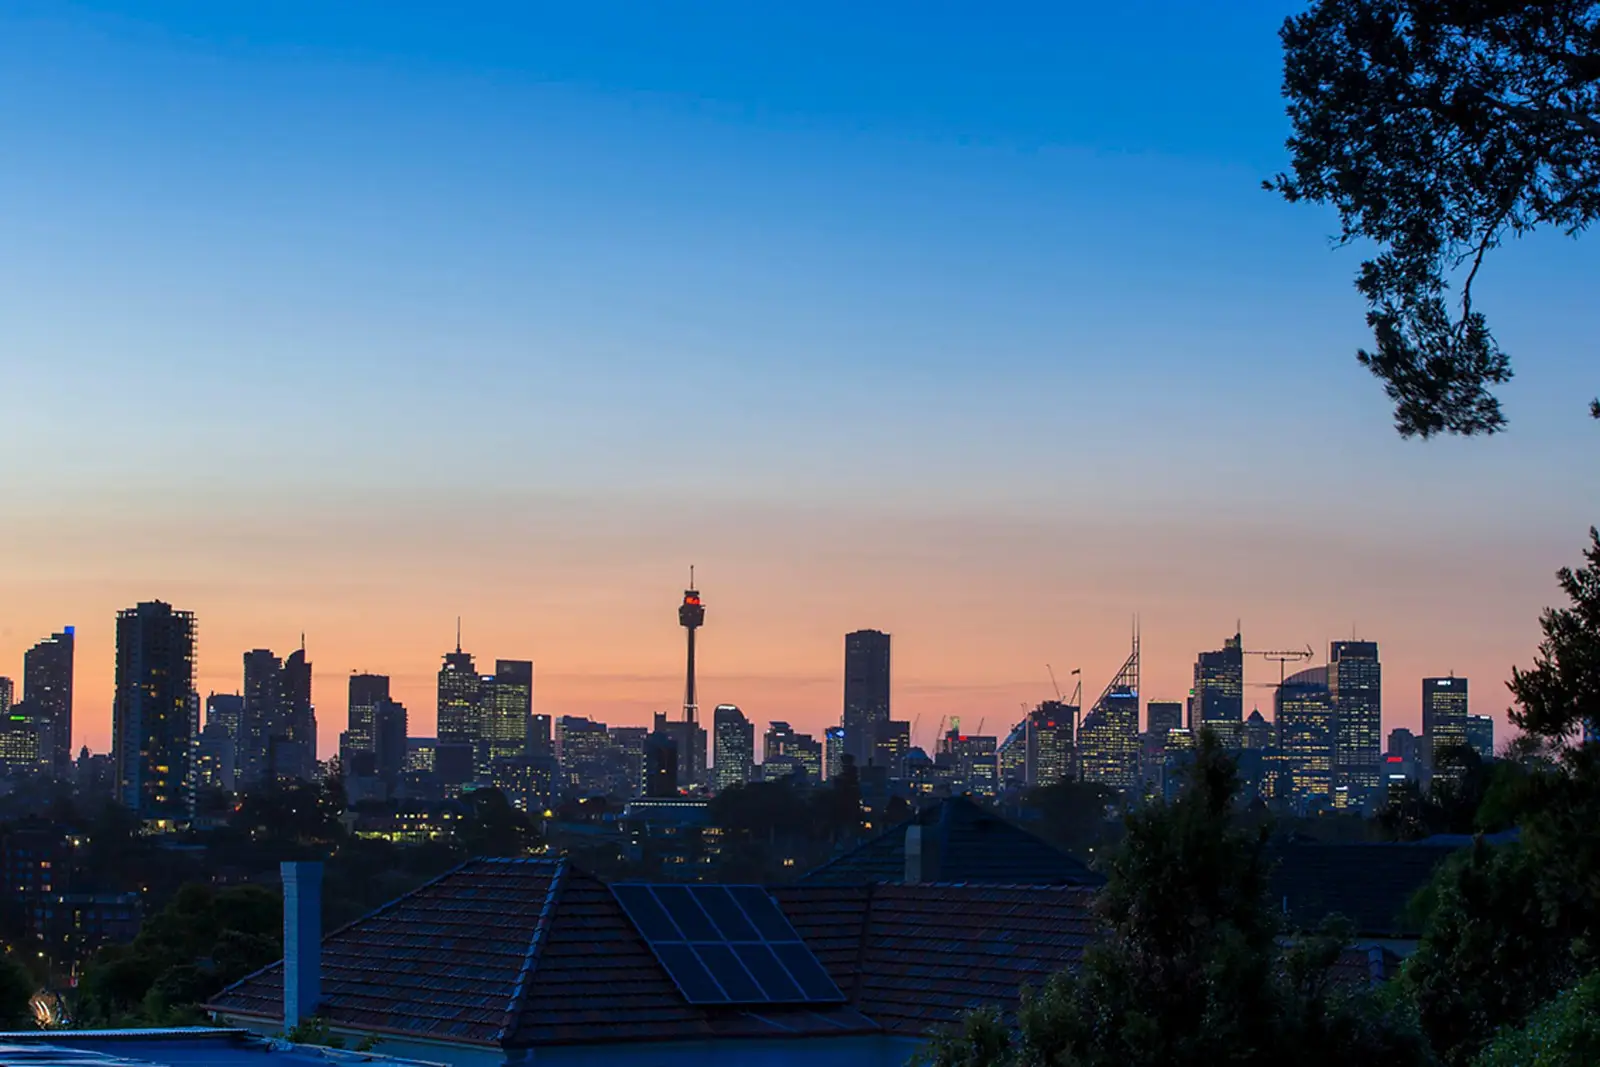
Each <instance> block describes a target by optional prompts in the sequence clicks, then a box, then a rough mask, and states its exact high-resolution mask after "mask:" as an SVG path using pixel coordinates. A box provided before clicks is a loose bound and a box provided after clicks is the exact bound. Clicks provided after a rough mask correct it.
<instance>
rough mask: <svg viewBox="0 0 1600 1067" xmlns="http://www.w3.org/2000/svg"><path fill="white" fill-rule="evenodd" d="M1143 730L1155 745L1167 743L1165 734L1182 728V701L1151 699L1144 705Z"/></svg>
mask: <svg viewBox="0 0 1600 1067" xmlns="http://www.w3.org/2000/svg"><path fill="white" fill-rule="evenodd" d="M1144 721H1145V730H1146V732H1148V733H1149V734H1150V739H1151V740H1152V741H1153V742H1155V743H1156V744H1157V745H1160V746H1164V745H1166V743H1167V735H1168V734H1169V733H1171V732H1172V731H1173V730H1181V729H1183V703H1182V702H1181V701H1177V700H1152V701H1150V702H1149V703H1147V704H1145V706H1144Z"/></svg>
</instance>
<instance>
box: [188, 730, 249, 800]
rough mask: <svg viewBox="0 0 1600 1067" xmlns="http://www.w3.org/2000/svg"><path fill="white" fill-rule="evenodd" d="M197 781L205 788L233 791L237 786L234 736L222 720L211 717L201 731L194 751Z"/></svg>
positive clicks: (195, 781) (200, 787)
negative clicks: (214, 719) (217, 720)
mask: <svg viewBox="0 0 1600 1067" xmlns="http://www.w3.org/2000/svg"><path fill="white" fill-rule="evenodd" d="M194 760H195V766H194V783H195V788H196V789H198V790H200V791H202V792H222V793H232V792H233V791H234V790H235V789H236V788H237V786H238V783H237V782H236V781H235V778H234V766H235V764H234V747H233V738H232V736H230V735H229V733H228V728H227V726H226V725H225V724H223V723H221V722H210V721H208V722H207V723H206V725H205V729H203V730H201V731H200V738H199V741H198V743H197V744H196V745H195V751H194Z"/></svg>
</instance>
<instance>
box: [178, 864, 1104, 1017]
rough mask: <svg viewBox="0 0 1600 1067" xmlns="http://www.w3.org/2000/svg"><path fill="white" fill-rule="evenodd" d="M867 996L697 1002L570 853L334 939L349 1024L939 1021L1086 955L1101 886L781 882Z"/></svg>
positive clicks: (385, 914) (216, 1002)
mask: <svg viewBox="0 0 1600 1067" xmlns="http://www.w3.org/2000/svg"><path fill="white" fill-rule="evenodd" d="M774 896H775V897H776V899H777V901H778V903H779V906H780V907H781V908H782V909H783V910H784V912H785V914H786V915H788V917H789V919H790V921H791V922H792V923H793V924H794V926H795V928H796V929H797V930H798V931H799V933H800V935H801V937H802V938H804V940H805V941H806V943H807V945H808V946H809V947H810V948H811V949H812V951H813V952H814V953H815V954H816V956H817V958H818V960H819V961H820V962H821V963H822V964H823V966H824V967H825V968H827V970H828V972H829V973H830V975H831V976H832V977H833V979H834V981H835V982H837V983H838V984H839V986H840V988H841V990H843V992H844V993H845V995H846V996H847V997H848V998H849V999H848V1002H847V1003H845V1004H842V1005H834V1006H816V1005H814V1006H809V1007H808V1006H774V1005H764V1006H762V1007H760V1008H759V1009H756V1010H746V1009H742V1008H738V1007H728V1006H724V1007H708V1006H697V1005H692V1004H689V1003H688V1002H687V1001H686V1000H685V999H684V997H683V996H682V994H680V993H679V991H678V988H677V986H676V985H675V984H674V983H673V981H672V980H671V979H670V978H669V977H668V976H667V974H666V972H665V971H663V970H662V968H661V965H660V964H659V963H658V962H657V960H656V957H655V954H654V953H653V952H652V951H651V949H650V947H649V946H648V944H646V942H645V940H644V939H643V938H642V937H641V936H640V935H639V933H638V931H637V930H636V929H635V928H634V926H633V924H632V923H631V922H630V921H629V919H628V918H627V916H626V914H625V913H624V912H623V910H622V909H621V907H620V906H619V905H618V904H617V902H616V900H615V899H614V898H613V897H612V895H611V891H610V889H609V888H608V887H607V886H606V885H605V884H604V883H602V882H601V881H600V880H599V879H598V878H595V877H594V876H592V875H589V874H587V873H585V872H583V871H580V870H576V869H574V868H572V867H571V866H570V865H569V864H567V863H566V862H565V861H555V860H533V859H528V860H475V861H473V862H470V863H467V864H465V865H463V866H462V867H459V868H457V869H456V870H455V871H452V872H451V873H449V874H447V875H445V876H444V877H442V878H440V879H438V880H436V881H434V882H432V883H429V884H428V885H426V886H424V887H422V888H421V889H419V890H417V891H415V892H414V893H411V894H409V895H407V896H405V897H402V898H400V899H399V900H397V901H395V902H393V903H391V904H389V905H387V906H385V907H384V908H381V909H379V910H378V911H376V912H374V913H373V914H372V915H370V916H368V917H367V918H365V919H362V920H358V921H357V922H355V923H353V924H351V925H350V926H347V927H345V928H344V929H342V930H339V931H335V932H334V933H332V934H330V935H328V937H327V938H325V939H324V941H323V978H322V993H323V1001H322V1004H321V1007H320V1014H321V1015H322V1017H323V1018H325V1019H326V1020H327V1021H328V1022H329V1023H330V1024H331V1025H332V1026H334V1027H335V1028H340V1029H350V1030H357V1031H363V1032H373V1031H376V1032H398V1033H407V1034H415V1035H418V1036H423V1037H430V1038H434V1039H442V1040H447V1041H451V1042H458V1043H470V1044H478V1045H487V1046H494V1045H503V1046H506V1047H528V1046H547V1045H571V1044H582V1043H615V1042H625V1041H671V1040H687V1039H706V1038H717V1037H797V1036H801V1037H803V1036H822V1035H842V1034H852V1033H878V1032H882V1031H890V1032H898V1033H915V1034H921V1033H923V1032H925V1031H926V1030H927V1029H928V1027H930V1026H932V1025H934V1024H936V1023H942V1022H950V1021H954V1020H955V1019H956V1017H957V1016H958V1014H959V1013H960V1012H961V1011H963V1010H965V1009H966V1008H969V1007H973V1006H975V1005H979V1004H999V1005H1001V1006H1003V1007H1006V1006H1011V1005H1014V1004H1015V1002H1016V998H1017V994H1018V991H1019V989H1020V987H1021V986H1022V985H1023V984H1024V983H1034V984H1037V983H1038V982H1040V981H1042V980H1043V978H1044V977H1046V976H1048V975H1049V974H1051V973H1053V972H1055V971H1058V970H1061V969H1062V968H1063V967H1066V966H1069V965H1071V964H1073V963H1075V962H1076V961H1077V960H1078V958H1079V957H1080V955H1081V953H1082V950H1083V946H1084V945H1085V944H1087V942H1088V940H1089V938H1090V937H1091V935H1092V933H1093V919H1092V917H1091V915H1090V912H1089V898H1088V892H1087V891H1086V890H1083V889H1079V888H1067V887H1004V886H978V885H915V886H890V885H875V886H845V887H835V886H827V885H818V886H806V885H796V886H789V887H785V888H782V889H779V890H776V891H774ZM282 990H283V979H282V966H281V964H273V965H272V966H270V967H267V968H265V969H263V970H261V971H258V972H257V973H255V974H253V975H251V976H249V977H248V978H245V979H244V980H242V981H240V982H238V983H235V984H234V985H232V986H230V987H229V988H227V989H225V990H223V992H221V993H220V994H218V995H217V997H216V998H214V999H213V1000H212V1001H211V1003H210V1004H209V1005H208V1007H209V1008H210V1009H211V1010H212V1011H213V1012H216V1013H217V1014H218V1015H219V1016H222V1017H223V1018H231V1019H240V1020H243V1019H248V1018H255V1019H265V1020H275V1019H278V1018H281V1015H282V1003H283V1001H282Z"/></svg>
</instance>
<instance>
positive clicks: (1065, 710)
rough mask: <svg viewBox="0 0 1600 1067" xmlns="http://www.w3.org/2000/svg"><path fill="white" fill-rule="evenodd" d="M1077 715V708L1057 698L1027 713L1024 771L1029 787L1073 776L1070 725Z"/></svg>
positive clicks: (1072, 742) (1072, 741) (1050, 783)
mask: <svg viewBox="0 0 1600 1067" xmlns="http://www.w3.org/2000/svg"><path fill="white" fill-rule="evenodd" d="M1077 717H1078V709H1077V708H1075V707H1073V706H1072V705H1071V704H1066V703H1063V702H1062V701H1059V700H1046V701H1044V702H1043V703H1042V704H1040V705H1039V706H1038V707H1036V708H1034V709H1033V710H1032V711H1030V712H1029V713H1028V717H1027V720H1026V722H1027V730H1028V747H1027V763H1026V766H1025V768H1024V772H1023V774H1024V781H1025V782H1026V783H1027V785H1028V786H1029V787H1035V786H1042V785H1055V784H1056V783H1057V782H1064V781H1066V780H1068V779H1069V778H1071V777H1072V773H1073V766H1072V765H1073V759H1072V757H1073V745H1074V742H1075V739H1074V737H1073V730H1072V726H1073V723H1074V721H1075V720H1076V719H1077Z"/></svg>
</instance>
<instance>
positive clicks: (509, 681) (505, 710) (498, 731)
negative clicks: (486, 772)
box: [483, 659, 533, 764]
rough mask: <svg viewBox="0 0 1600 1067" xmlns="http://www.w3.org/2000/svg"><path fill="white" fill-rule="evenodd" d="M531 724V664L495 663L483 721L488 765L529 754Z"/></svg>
mask: <svg viewBox="0 0 1600 1067" xmlns="http://www.w3.org/2000/svg"><path fill="white" fill-rule="evenodd" d="M532 724H533V664H532V662H530V661H528V660H525V659H497V660H495V661H494V687H493V698H492V703H491V706H490V707H489V708H488V710H487V711H486V712H485V714H484V718H483V740H484V744H485V745H486V747H487V748H488V759H489V762H490V763H491V764H493V763H497V762H502V761H505V760H518V759H522V758H523V757H524V756H526V755H527V754H528V734H529V731H530V729H531V728H532Z"/></svg>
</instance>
